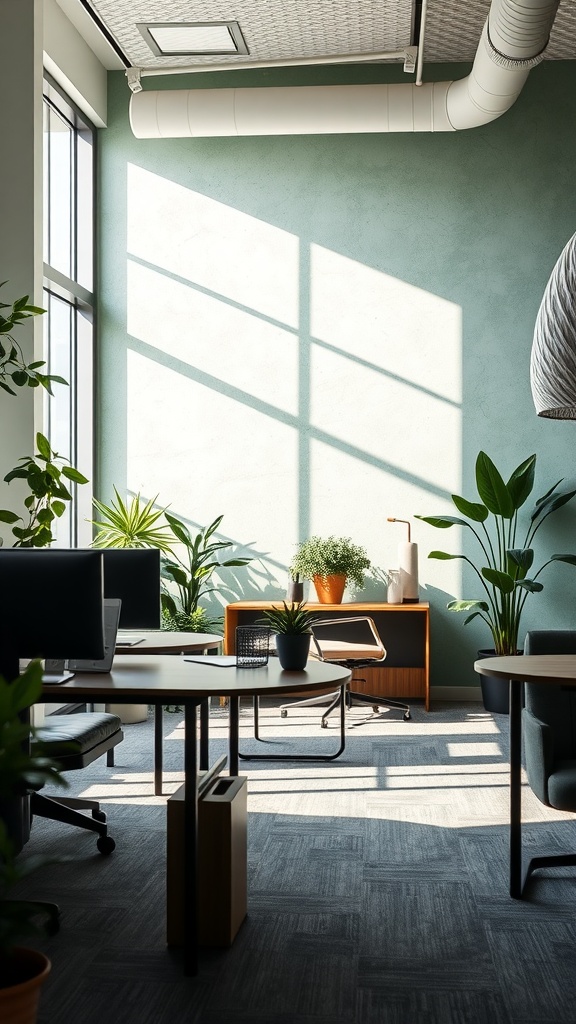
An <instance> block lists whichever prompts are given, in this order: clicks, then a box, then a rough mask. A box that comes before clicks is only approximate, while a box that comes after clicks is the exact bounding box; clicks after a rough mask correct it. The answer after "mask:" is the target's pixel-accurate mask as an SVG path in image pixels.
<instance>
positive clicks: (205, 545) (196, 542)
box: [162, 512, 251, 617]
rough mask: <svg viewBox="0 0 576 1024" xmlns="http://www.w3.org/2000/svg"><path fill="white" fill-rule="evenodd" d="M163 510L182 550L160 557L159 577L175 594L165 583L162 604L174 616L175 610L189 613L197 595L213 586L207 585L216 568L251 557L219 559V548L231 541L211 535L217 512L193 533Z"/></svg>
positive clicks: (215, 525) (232, 564)
mask: <svg viewBox="0 0 576 1024" xmlns="http://www.w3.org/2000/svg"><path fill="white" fill-rule="evenodd" d="M164 514H165V516H166V520H167V522H168V525H169V527H170V529H171V531H172V533H173V535H174V537H175V539H176V541H178V542H179V543H180V545H181V546H182V547H183V549H184V551H183V555H182V557H180V555H179V554H178V553H175V552H174V550H172V554H171V557H170V556H167V557H165V558H163V560H162V578H163V579H164V580H165V581H166V583H170V584H172V585H173V586H175V588H176V596H174V595H173V594H172V593H170V591H169V590H168V588H167V587H166V588H165V589H164V592H163V593H162V608H163V609H164V611H165V612H167V613H168V616H172V617H174V616H176V614H177V612H179V611H180V612H183V613H184V614H185V615H188V616H190V615H192V614H193V613H194V612H195V611H196V609H197V608H198V602H199V600H200V598H201V597H203V596H205V595H206V594H209V593H211V592H212V591H214V590H215V589H216V587H211V586H209V583H210V580H211V578H212V575H213V573H214V572H215V571H216V570H217V569H221V568H224V567H229V566H240V565H247V564H248V563H249V562H250V561H251V559H250V558H227V559H225V560H224V561H220V555H219V552H221V551H224V550H226V548H230V547H232V541H229V540H220V541H217V540H213V539H212V538H213V536H214V534H215V533H216V531H217V529H218V527H219V526H220V523H221V522H222V519H223V518H224V517H223V516H218V517H217V518H216V519H215V520H214V522H212V523H210V525H209V526H205V527H203V528H202V529H201V530H199V532H198V533H197V534H195V535H194V536H193V535H192V534H191V533H190V531H189V529H188V527H187V526H185V525H184V523H182V522H181V521H180V520H179V519H176V517H175V516H173V515H171V514H170V513H169V512H165V513H164ZM177 550H178V549H177Z"/></svg>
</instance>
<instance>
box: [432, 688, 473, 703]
mask: <svg viewBox="0 0 576 1024" xmlns="http://www.w3.org/2000/svg"><path fill="white" fill-rule="evenodd" d="M430 700H431V701H435V700H452V701H454V700H462V701H475V702H476V703H478V702H481V701H482V691H481V689H480V687H479V686H431V687H430Z"/></svg>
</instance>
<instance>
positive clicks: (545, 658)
mask: <svg viewBox="0 0 576 1024" xmlns="http://www.w3.org/2000/svg"><path fill="white" fill-rule="evenodd" d="M474 669H475V671H476V672H478V673H479V674H480V675H486V676H495V677H496V678H497V679H501V680H502V686H503V687H504V686H508V687H509V693H510V713H509V730H510V883H509V887H510V895H511V896H512V897H514V899H521V898H522V893H523V891H524V885H525V882H526V878H527V877H528V875H529V874H530V870H531V869H532V868H533V862H532V863H529V864H528V865H527V867H526V869H525V870H524V869H523V865H522V786H521V771H522V684H523V683H539V684H540V685H541V686H542V685H543V686H562V685H564V686H566V685H567V684H570V683H572V684H574V685H576V655H574V654H525V655H516V656H511V657H507V658H482V659H481V660H480V661H476V662H475V663H474Z"/></svg>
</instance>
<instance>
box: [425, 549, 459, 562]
mask: <svg viewBox="0 0 576 1024" xmlns="http://www.w3.org/2000/svg"><path fill="white" fill-rule="evenodd" d="M428 558H438V559H439V560H440V561H441V562H449V561H451V560H452V559H453V558H464V555H449V554H448V552H447V551H431V552H430V554H429V555H428Z"/></svg>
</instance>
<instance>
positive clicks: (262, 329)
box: [127, 260, 298, 415]
mask: <svg viewBox="0 0 576 1024" xmlns="http://www.w3.org/2000/svg"><path fill="white" fill-rule="evenodd" d="M127 294H128V310H127V327H128V334H130V335H131V336H132V337H133V338H136V339H138V340H139V341H143V342H145V343H146V344H147V345H150V346H151V347H153V348H154V349H155V350H157V351H158V354H159V358H160V359H161V360H162V361H165V357H166V356H168V357H171V358H172V360H174V361H176V360H178V362H180V363H182V364H183V366H182V372H183V373H184V374H186V372H187V368H188V367H189V368H190V373H191V375H192V376H195V377H196V378H198V377H200V376H203V375H208V376H210V377H213V378H214V381H215V383H217V384H218V386H219V387H220V386H222V385H228V387H229V389H230V393H231V394H232V391H234V393H236V394H237V397H238V400H239V401H241V400H242V396H241V394H240V392H243V393H244V394H245V396H246V400H247V401H248V402H249V400H250V397H255V398H258V399H260V400H261V401H262V402H270V401H273V403H274V406H275V407H277V408H278V409H282V410H284V411H286V412H289V413H291V414H292V415H296V413H297V411H298V386H297V385H298V376H297V374H298V338H297V337H296V336H295V335H294V333H293V332H291V331H286V330H282V328H281V327H278V326H276V325H274V324H271V323H270V322H269V321H267V320H263V319H262V318H260V317H258V316H254V315H253V314H251V313H249V312H246V311H244V310H240V309H238V308H237V307H236V306H233V305H230V304H229V303H227V302H225V301H223V300H219V299H217V298H214V297H213V296H210V295H206V294H205V293H203V292H199V291H196V290H195V289H193V288H191V287H189V286H187V285H185V284H182V283H180V282H178V281H175V280H173V279H171V278H167V277H166V276H164V275H163V274H161V273H160V272H159V271H157V270H150V269H149V268H147V267H143V266H142V265H141V264H139V263H135V262H133V261H130V260H129V261H128V268H127ZM175 368H176V367H175Z"/></svg>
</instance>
